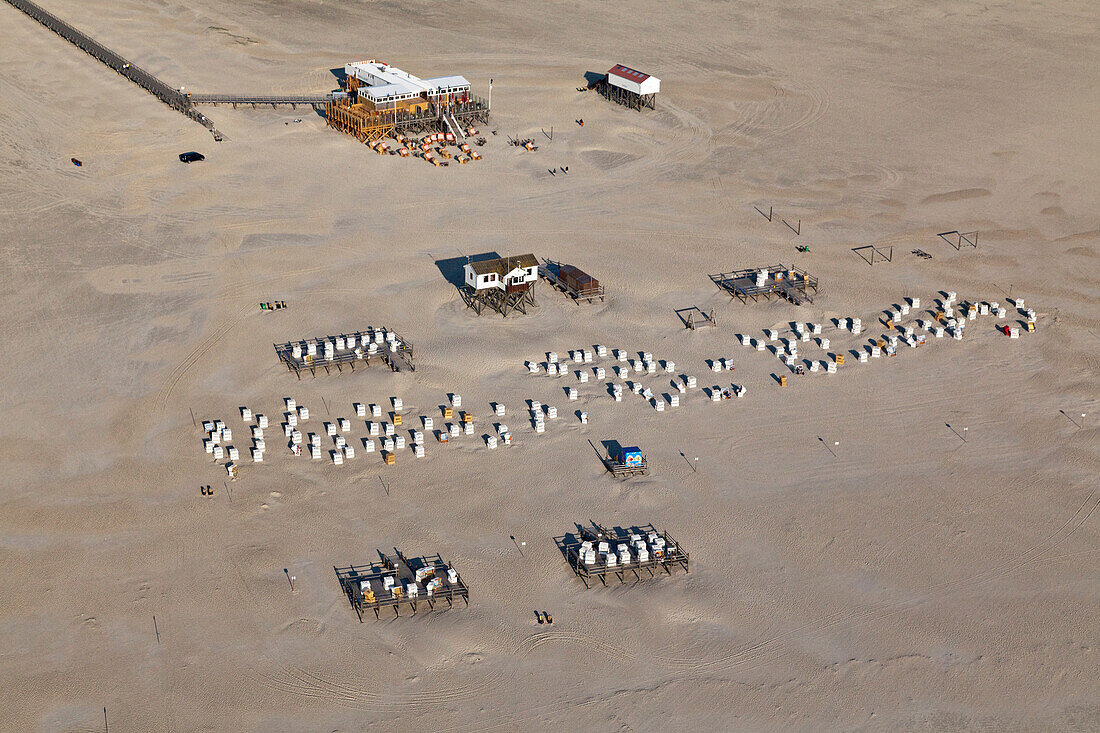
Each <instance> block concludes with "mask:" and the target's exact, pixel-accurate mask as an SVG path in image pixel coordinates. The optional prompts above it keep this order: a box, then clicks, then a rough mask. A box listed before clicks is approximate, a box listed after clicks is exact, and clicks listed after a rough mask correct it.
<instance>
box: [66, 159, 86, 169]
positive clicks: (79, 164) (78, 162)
mask: <svg viewBox="0 0 1100 733" xmlns="http://www.w3.org/2000/svg"><path fill="white" fill-rule="evenodd" d="M69 160H71V161H72V162H73V165H75V166H76V167H77V168H79V167H80V166H82V165H84V164H83V163H81V162H80V160H79V159H78V158H69Z"/></svg>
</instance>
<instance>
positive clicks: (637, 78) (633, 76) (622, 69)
mask: <svg viewBox="0 0 1100 733" xmlns="http://www.w3.org/2000/svg"><path fill="white" fill-rule="evenodd" d="M607 73H608V74H614V75H615V76H621V77H622V78H624V79H629V80H630V81H633V82H637V83H638V84H641V83H642V82H643V81H645V80H646V79H648V78H649V74H643V73H642V72H640V71H636V70H634V69H632V68H630V67H629V66H623V65H622V64H615V65H614V66H612V67H611V69H610V70H609V71H608V72H607Z"/></svg>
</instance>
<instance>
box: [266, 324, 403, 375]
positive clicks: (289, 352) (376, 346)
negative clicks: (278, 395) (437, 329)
mask: <svg viewBox="0 0 1100 733" xmlns="http://www.w3.org/2000/svg"><path fill="white" fill-rule="evenodd" d="M379 333H383V334H386V337H384V340H383V341H381V342H379V341H377V337H376V334H379ZM390 334H392V335H393V340H392V341H390V340H388V339H389V335H390ZM352 339H353V342H352V343H353V344H354V345H353V346H347V343H348V341H349V340H352ZM341 341H343V342H344V344H345V347H344V348H334V349H333V351H332V355H331V358H326V352H325V344H326V343H333V344H334V346H339V344H340V342H341ZM311 344H312V345H313V346H314V352H315V353H313V354H310V353H309V347H310V345H311ZM394 345H396V348H393V347H394ZM275 353H276V354H277V355H278V356H279V361H281V362H283V364H285V365H286V368H287V369H288V370H289V371H292V372H294V374H295V375H296V376H297V377H298V379H301V378H302V372H309V373H310V374H311V375H312V376H317V370H318V369H324V371H325V374H329V373H330V370H331V369H336V370H337V371H338V372H342V371H343V370H344V367H348V368H349V369H351V370H352V371H355V367H356V366H366V367H369V366H370V365H371V364H372V363H382V364H385V365H386V366H388V367H389V368H390V369H391V370H393V371H395V372H399V371H401V370H402V369H408V370H409V371H411V372H415V371H416V362H415V361H414V357H415V351H414V349H413V345H412V344H411V343H409V342H408V341H406V340H405V339H404V338H403V337H402V336H401V335H400V334H398V333H397V332H396V331H391V330H390V329H386V328H372V329H370V330H367V331H357V332H355V333H352V334H342V335H340V336H322V337H320V338H313V339H305V340H302V341H288V342H286V343H283V344H275Z"/></svg>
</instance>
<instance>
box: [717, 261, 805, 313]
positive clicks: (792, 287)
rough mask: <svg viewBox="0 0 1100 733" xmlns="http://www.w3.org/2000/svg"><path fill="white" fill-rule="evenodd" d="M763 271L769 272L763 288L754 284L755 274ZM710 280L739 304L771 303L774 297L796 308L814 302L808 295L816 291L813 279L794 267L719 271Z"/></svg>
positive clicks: (775, 266) (780, 266)
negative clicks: (761, 300) (787, 301)
mask: <svg viewBox="0 0 1100 733" xmlns="http://www.w3.org/2000/svg"><path fill="white" fill-rule="evenodd" d="M764 269H766V270H767V271H768V278H767V280H766V281H765V282H764V284H763V285H757V284H756V273H758V272H759V271H760V270H764ZM710 279H711V280H712V281H713V282H714V284H715V285H717V286H718V287H719V288H721V289H722V290H725V291H726V292H727V293H729V295H730V298H737V299H738V300H740V301H741V302H742V303H747V302H748V301H749V299H752V300H753V301H754V302H755V301H759V300H760V299H761V298H763V299H764V300H771V299H772V298H773V297H777V298H784V299H786V300H789V301H790V302H792V303H794V304H795V305H803V304H805V303H813V302H814V300H813V295H812V294H811V293H817V288H818V280H817V278H816V277H814V276H813V275H811V274H810V273H808V272H806V271H805V270H803V269H801V268H799V267H795V266H794V265H791V266H787V265H770V266H768V267H754V268H751V269H747V270H734V271H732V272H721V273H718V274H716V275H711V276H710Z"/></svg>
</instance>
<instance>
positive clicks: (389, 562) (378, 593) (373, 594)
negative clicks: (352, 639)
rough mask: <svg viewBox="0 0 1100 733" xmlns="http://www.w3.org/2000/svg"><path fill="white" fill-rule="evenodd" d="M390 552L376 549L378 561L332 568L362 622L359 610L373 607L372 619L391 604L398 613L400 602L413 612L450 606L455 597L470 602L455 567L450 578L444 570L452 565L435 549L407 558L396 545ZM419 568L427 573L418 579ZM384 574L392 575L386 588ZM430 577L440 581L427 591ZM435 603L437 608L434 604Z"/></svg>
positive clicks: (378, 616) (399, 611)
mask: <svg viewBox="0 0 1100 733" xmlns="http://www.w3.org/2000/svg"><path fill="white" fill-rule="evenodd" d="M394 553H395V556H394V557H387V556H386V555H384V554H383V553H382V552H379V553H378V556H379V558H380V559H379V561H378V562H373V563H370V564H368V565H349V566H348V567H345V568H339V567H335V566H334V567H333V568H332V569H333V570H334V571H336V577H337V579H338V580H339V581H340V587H341V588H342V589H343V591H344V594H345V595H346V596H347V597H348V601H349V602H350V603H351V607H352V609H353V610H354V611H355V613H356V615H358V616H359V622H360V623H362V622H363V614H365V613H369V612H371V611H374V617H375V618H376V619H377V618H381V611H382V609H384V608H392V609H393V613H394V615H395V616H400V615H401V607H402V606H407V607H409V608H411V609H412V612H413V613H414V614H415V613H416V612H417V611H418V610H421V609H423V607H424V606H427V609H426V610H428V611H437V610H446V608H453V607H454V606H455V604H456V603H457V602H458V601H459V600H461V601H462V602H463V603H465V604H466V606H469V605H470V591H469V589H468V588H467V587H466V584H465V583H464V582H463V581H462V576H461V575H459V574H458V573H457V571H456V572H455V576H454V577H455V580H454V582H452V581H451V580H450V579H449V578H448V571H451V570H454V568H453V566H452V565H451V564H450V563H448V562H446V561H444V560H443V558H442V557H441V556H440V555H439V554H438V553H437V554H435V555H425V556H422V557H415V558H408V557H406V556H405V555H404V554H402V552H401V551H400V550H398V549H397V548H396V547H395V548H394ZM421 569H427V570H428V573H427V574H426V575H425V574H424V573H423V572H422V573H421V575H422V577H421V579H420V580H417V578H416V575H417V570H421ZM386 578H393V585H392V586H391V587H390V588H387V587H386V580H385V579H386ZM433 578H440V579H441V580H442V583H441V584H439V585H438V586H436V587H435V588H433V589H432V590H431V592H430V593H429V590H428V583H429V582H430V581H431V580H432V579H433ZM443 603H446V604H447V605H446V608H442V604H443ZM437 604H438V605H439V606H440V608H437V607H436V606H437Z"/></svg>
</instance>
